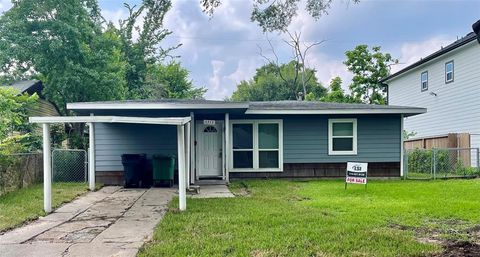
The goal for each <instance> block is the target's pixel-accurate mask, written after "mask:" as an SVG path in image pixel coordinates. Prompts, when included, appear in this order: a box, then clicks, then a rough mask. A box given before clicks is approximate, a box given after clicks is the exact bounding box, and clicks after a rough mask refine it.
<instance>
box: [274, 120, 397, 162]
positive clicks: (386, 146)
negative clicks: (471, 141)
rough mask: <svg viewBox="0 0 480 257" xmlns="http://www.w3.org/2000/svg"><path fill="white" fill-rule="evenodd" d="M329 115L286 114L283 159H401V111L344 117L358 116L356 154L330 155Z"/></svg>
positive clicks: (293, 160)
mask: <svg viewBox="0 0 480 257" xmlns="http://www.w3.org/2000/svg"><path fill="white" fill-rule="evenodd" d="M328 118H329V117H327V116H315V117H312V116H297V117H286V118H284V120H283V131H284V132H283V135H284V142H283V149H284V150H283V151H284V160H283V161H284V163H335V162H347V161H365V162H398V161H399V160H400V116H399V115H395V116H388V115H366V116H353V117H351V116H349V117H342V118H357V136H358V141H357V155H334V156H332V155H328ZM335 118H339V117H338V116H337V117H335Z"/></svg>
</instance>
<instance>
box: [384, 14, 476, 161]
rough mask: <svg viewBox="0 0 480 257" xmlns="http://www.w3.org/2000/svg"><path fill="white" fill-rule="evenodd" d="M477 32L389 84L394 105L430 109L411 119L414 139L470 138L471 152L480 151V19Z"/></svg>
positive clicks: (411, 67) (400, 73)
mask: <svg viewBox="0 0 480 257" xmlns="http://www.w3.org/2000/svg"><path fill="white" fill-rule="evenodd" d="M472 29H473V32H470V33H468V34H467V35H466V36H464V37H463V38H460V39H458V40H456V41H455V42H452V43H451V44H449V45H447V46H445V47H442V48H441V49H439V50H438V51H436V52H434V53H432V54H431V55H428V56H426V57H424V58H422V59H421V60H419V61H417V62H415V63H413V64H411V65H409V66H407V67H405V68H404V69H402V70H400V71H398V72H396V73H394V74H392V75H390V76H388V77H387V78H385V79H383V81H382V82H383V83H385V84H387V85H388V103H389V104H392V105H412V106H420V107H424V108H427V109H428V113H426V114H423V115H418V116H414V117H409V118H406V119H405V130H406V131H408V132H415V133H416V135H415V136H414V137H413V138H412V140H421V139H429V138H436V137H441V136H445V135H447V134H449V133H467V134H468V135H469V139H470V142H469V145H470V147H473V148H478V147H480V115H479V113H480V105H479V104H478V103H479V96H480V20H479V21H477V22H476V23H474V24H473V25H472ZM472 154H473V153H472ZM472 158H473V157H472Z"/></svg>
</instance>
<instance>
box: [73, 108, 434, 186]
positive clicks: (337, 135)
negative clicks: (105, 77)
mask: <svg viewBox="0 0 480 257" xmlns="http://www.w3.org/2000/svg"><path fill="white" fill-rule="evenodd" d="M67 108H68V109H70V110H73V111H75V112H76V113H78V114H79V115H94V116H103V115H107V116H119V115H121V116H138V117H190V118H191V120H192V122H191V129H190V130H191V131H189V133H190V137H191V138H192V140H191V141H192V145H191V149H192V151H191V156H192V158H191V167H192V168H191V172H190V181H191V183H195V182H196V181H199V180H202V179H220V180H228V179H234V178H260V177H261V178H265V177H288V178H294V177H338V176H344V174H345V167H346V162H347V161H365V162H369V171H370V174H369V175H370V176H380V177H398V176H400V175H401V172H400V155H401V150H400V140H401V131H402V130H401V116H402V115H404V116H411V115H414V114H419V113H423V112H425V109H422V108H410V107H397V106H377V105H361V104H335V103H319V102H302V101H280V102H250V103H237V102H224V101H208V100H159V101H123V102H122V101H120V102H92V103H72V104H68V105H67ZM175 133H176V130H175V128H173V127H169V126H152V125H138V124H108V123H99V124H96V126H95V155H96V158H95V160H96V163H95V170H96V172H97V173H96V174H97V179H98V181H101V182H103V183H109V184H111V183H121V182H122V176H123V175H122V170H123V166H122V163H121V158H120V156H121V155H122V154H124V153H147V154H148V155H149V156H151V155H153V154H163V155H175V154H176V151H177V147H176V144H177V142H176V137H175Z"/></svg>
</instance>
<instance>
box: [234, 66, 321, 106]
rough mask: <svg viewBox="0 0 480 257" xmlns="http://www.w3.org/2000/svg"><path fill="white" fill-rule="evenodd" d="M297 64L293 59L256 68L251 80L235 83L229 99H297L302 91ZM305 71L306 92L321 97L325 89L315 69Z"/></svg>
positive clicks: (317, 97) (316, 97)
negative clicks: (235, 86) (285, 62)
mask: <svg viewBox="0 0 480 257" xmlns="http://www.w3.org/2000/svg"><path fill="white" fill-rule="evenodd" d="M297 65H298V64H297V63H296V62H295V61H291V62H290V63H288V64H282V65H280V66H277V65H276V64H273V63H269V64H266V65H264V66H262V67H260V68H258V69H257V72H256V74H255V76H254V77H253V79H252V80H249V81H241V82H240V84H239V85H237V90H235V91H234V92H233V94H232V97H231V100H234V101H280V100H297V99H298V93H299V92H303V89H302V88H303V85H302V83H301V81H300V80H299V78H298V77H299V76H298V74H297V72H298V70H297V69H296V68H295V67H296V66H297ZM300 73H301V72H300ZM305 73H306V74H305V78H306V80H305V84H306V90H307V94H311V95H312V97H314V98H315V99H319V98H321V97H323V96H324V95H325V93H326V89H325V88H324V87H323V86H322V85H321V84H320V82H318V80H317V77H316V76H315V70H313V69H306V72H305ZM300 75H301V74H300Z"/></svg>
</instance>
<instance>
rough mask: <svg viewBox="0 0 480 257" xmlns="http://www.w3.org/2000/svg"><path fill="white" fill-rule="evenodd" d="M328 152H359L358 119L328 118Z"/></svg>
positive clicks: (330, 153) (335, 153) (341, 153)
mask: <svg viewBox="0 0 480 257" xmlns="http://www.w3.org/2000/svg"><path fill="white" fill-rule="evenodd" d="M328 154H329V155H355V154H357V119H329V120H328Z"/></svg>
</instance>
